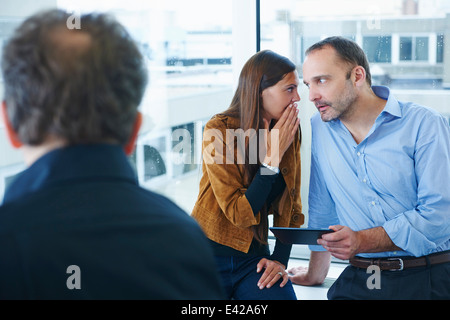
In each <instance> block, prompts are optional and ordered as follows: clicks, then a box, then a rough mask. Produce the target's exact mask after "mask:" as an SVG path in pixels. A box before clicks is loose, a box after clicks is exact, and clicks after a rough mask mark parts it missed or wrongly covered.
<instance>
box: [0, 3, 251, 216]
mask: <svg viewBox="0 0 450 320" xmlns="http://www.w3.org/2000/svg"><path fill="white" fill-rule="evenodd" d="M29 2H30V1H26V3H29ZM49 7H50V8H51V7H58V8H62V9H66V10H68V11H70V12H73V13H74V15H75V16H76V15H77V14H82V13H87V12H92V11H98V12H108V13H110V14H112V15H114V16H115V17H116V18H117V19H118V20H119V21H120V22H121V23H122V24H124V25H125V27H126V28H127V29H128V31H129V32H130V33H131V35H132V36H133V38H134V39H135V40H136V41H137V42H138V44H139V46H140V48H141V50H142V52H143V54H144V55H145V57H146V62H147V65H148V70H149V86H148V88H147V91H146V94H145V96H144V99H143V102H142V104H141V106H140V111H141V112H142V113H143V115H144V123H143V127H142V129H141V131H140V133H139V138H138V142H137V147H136V151H135V153H134V154H133V155H132V156H131V157H130V161H131V163H132V165H133V166H134V167H135V169H136V171H137V175H138V177H139V181H140V183H141V185H142V186H144V187H146V188H149V189H151V190H154V191H156V192H159V193H162V194H164V195H166V196H167V197H169V198H171V199H172V200H174V201H175V202H176V203H177V204H178V205H179V206H181V207H182V208H184V209H185V210H186V211H187V212H190V211H191V209H192V207H193V204H194V202H195V199H196V196H197V189H198V178H199V174H200V173H201V170H200V166H201V150H200V149H201V139H202V128H203V125H204V123H205V122H206V121H207V120H208V119H210V118H211V116H212V115H214V114H215V113H218V112H221V111H223V110H225V109H226V108H227V107H228V105H229V103H230V101H231V98H232V94H233V89H234V86H233V63H234V61H233V60H234V59H233V54H234V53H233V50H234V49H233V41H235V40H234V38H233V36H236V34H233V17H232V9H233V2H231V1H230V2H228V1H226V2H221V3H220V5H219V6H218V5H217V1H208V0H192V1H183V0H173V1H170V2H167V1H142V0H128V1H91V0H79V1H72V0H39V1H34V2H33V5H32V8H28V7H27V6H25V5H20V0H19V1H12V0H11V1H10V0H7V1H2V3H1V4H0V27H1V28H0V43H1V42H2V41H3V40H4V39H6V38H7V37H8V36H9V35H10V34H11V32H12V30H13V29H14V27H15V26H17V25H18V24H19V23H20V22H21V21H22V20H23V19H24V18H25V17H27V16H28V15H30V14H32V13H34V12H36V11H38V10H41V9H44V8H49ZM252 23H254V22H252ZM81 27H82V26H81ZM255 43H256V40H255ZM2 92H3V85H2V83H1V82H0V98H2V97H3V93H2ZM24 167H25V166H24V164H23V160H22V155H21V153H20V152H18V151H16V150H13V149H12V148H11V147H10V146H9V143H8V142H7V140H6V136H5V132H4V128H3V125H0V202H1V199H2V198H3V192H4V189H5V187H6V185H7V183H9V182H10V181H11V180H12V179H13V176H14V175H15V174H16V173H18V172H20V171H21V170H23V169H24ZM177 187H178V189H177Z"/></svg>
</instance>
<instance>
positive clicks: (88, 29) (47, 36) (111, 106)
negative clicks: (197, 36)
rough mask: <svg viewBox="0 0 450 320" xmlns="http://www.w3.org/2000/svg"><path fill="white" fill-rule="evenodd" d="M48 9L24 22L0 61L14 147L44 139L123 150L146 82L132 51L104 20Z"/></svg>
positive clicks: (104, 17) (110, 22)
mask: <svg viewBox="0 0 450 320" xmlns="http://www.w3.org/2000/svg"><path fill="white" fill-rule="evenodd" d="M69 18H71V15H70V14H68V13H66V12H63V11H60V10H51V11H45V12H41V13H38V14H36V15H33V16H32V17H30V18H28V19H26V20H25V21H24V22H23V23H22V24H21V25H20V26H19V28H18V29H17V30H16V31H15V33H14V34H13V36H12V37H11V39H10V40H9V41H8V42H7V43H6V45H5V47H4V50H3V57H2V72H3V78H4V83H5V101H6V105H7V114H8V118H9V120H10V122H11V125H12V128H13V129H14V131H15V132H16V133H17V135H18V138H19V139H20V141H21V142H22V143H24V144H27V145H32V146H33V145H39V144H41V143H43V142H44V141H45V140H46V138H47V137H48V136H49V135H53V136H56V137H58V138H62V139H64V140H65V141H67V143H68V144H89V143H99V142H111V143H119V144H122V145H125V144H126V143H127V142H128V139H129V137H130V135H131V132H132V129H133V124H134V121H135V119H136V115H137V108H138V106H139V104H140V103H141V100H142V96H143V94H144V91H145V87H146V83H147V70H146V67H145V63H144V60H143V56H142V55H141V53H140V51H139V49H138V47H137V45H136V44H135V43H134V41H133V40H132V39H131V37H130V35H129V34H128V32H127V31H126V30H125V28H124V27H123V26H122V25H121V24H119V23H118V22H117V21H116V20H115V19H113V18H112V17H110V16H108V15H104V14H88V15H83V16H81V17H79V18H80V20H79V22H80V24H79V25H80V29H75V28H74V29H69V28H68V27H67V21H68V19H69Z"/></svg>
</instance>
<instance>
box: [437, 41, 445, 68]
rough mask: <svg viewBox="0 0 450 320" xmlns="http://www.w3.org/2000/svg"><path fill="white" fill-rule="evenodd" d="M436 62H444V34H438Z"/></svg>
mask: <svg viewBox="0 0 450 320" xmlns="http://www.w3.org/2000/svg"><path fill="white" fill-rule="evenodd" d="M436 62H438V63H442V62H444V35H443V34H438V35H437V44H436Z"/></svg>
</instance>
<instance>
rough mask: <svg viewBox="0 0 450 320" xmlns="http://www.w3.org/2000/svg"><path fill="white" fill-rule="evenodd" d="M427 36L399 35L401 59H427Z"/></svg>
mask: <svg viewBox="0 0 450 320" xmlns="http://www.w3.org/2000/svg"><path fill="white" fill-rule="evenodd" d="M428 42H429V40H428V37H400V60H401V61H428V59H429V57H428Z"/></svg>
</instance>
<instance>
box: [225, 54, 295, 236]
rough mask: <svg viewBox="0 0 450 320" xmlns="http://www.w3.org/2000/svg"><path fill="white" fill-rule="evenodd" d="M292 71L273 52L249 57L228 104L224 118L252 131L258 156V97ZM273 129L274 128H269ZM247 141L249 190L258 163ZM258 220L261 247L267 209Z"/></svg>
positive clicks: (260, 119) (289, 64)
mask: <svg viewBox="0 0 450 320" xmlns="http://www.w3.org/2000/svg"><path fill="white" fill-rule="evenodd" d="M293 71H295V65H294V64H293V63H292V62H291V61H290V60H289V59H288V58H286V57H283V56H281V55H279V54H277V53H275V52H273V51H270V50H264V51H260V52H258V53H257V54H255V55H254V56H252V57H251V58H250V59H249V60H248V61H247V62H246V64H245V65H244V67H243V68H242V71H241V74H240V76H239V84H238V87H237V89H236V92H235V94H234V97H233V100H232V101H231V104H230V107H229V108H228V109H227V110H226V111H225V112H224V113H223V114H224V115H227V116H230V117H235V118H239V119H240V128H241V129H243V130H244V132H247V130H248V129H254V130H255V131H254V132H255V133H256V135H257V137H256V139H257V140H256V141H257V142H258V143H257V149H258V153H257V154H259V152H260V151H259V146H260V144H259V134H258V133H259V130H260V129H264V122H263V117H262V107H263V105H262V98H261V93H262V92H263V90H264V89H267V88H269V87H271V86H274V85H275V84H277V83H278V82H279V81H280V80H282V79H283V78H284V77H285V76H286V75H287V74H288V73H291V72H293ZM272 125H273V124H272ZM249 141H250V138H247V137H246V140H245V164H244V172H243V176H244V183H245V185H246V186H249V185H250V183H251V182H252V181H253V178H254V177H255V175H256V173H257V171H258V169H259V167H260V165H261V163H260V162H259V159H258V163H256V164H255V163H250V161H249ZM260 214H261V219H260V223H259V225H257V226H254V227H253V234H254V237H255V239H256V240H258V241H259V242H260V243H263V244H267V236H268V219H267V206H266V205H264V206H263V208H262V209H261V211H260Z"/></svg>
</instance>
